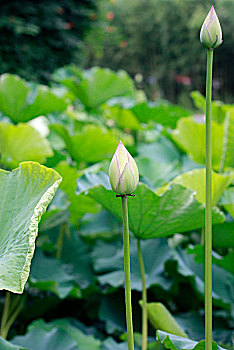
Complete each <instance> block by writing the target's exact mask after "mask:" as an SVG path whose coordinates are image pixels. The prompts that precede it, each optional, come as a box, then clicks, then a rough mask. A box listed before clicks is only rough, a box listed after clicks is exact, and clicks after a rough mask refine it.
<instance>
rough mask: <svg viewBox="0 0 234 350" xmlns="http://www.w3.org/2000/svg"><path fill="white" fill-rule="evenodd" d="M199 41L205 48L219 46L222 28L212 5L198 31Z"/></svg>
mask: <svg viewBox="0 0 234 350" xmlns="http://www.w3.org/2000/svg"><path fill="white" fill-rule="evenodd" d="M200 41H201V43H202V44H203V45H204V46H205V47H206V48H207V49H215V48H217V47H219V46H220V45H221V44H222V42H223V40H222V29H221V26H220V23H219V19H218V16H217V15H216V12H215V9H214V6H212V7H211V9H210V12H209V13H208V15H207V17H206V19H205V21H204V23H203V25H202V28H201V32H200Z"/></svg>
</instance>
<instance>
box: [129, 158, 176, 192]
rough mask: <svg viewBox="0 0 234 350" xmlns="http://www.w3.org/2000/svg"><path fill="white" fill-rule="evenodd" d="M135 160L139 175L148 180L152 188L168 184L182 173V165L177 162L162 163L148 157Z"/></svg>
mask: <svg viewBox="0 0 234 350" xmlns="http://www.w3.org/2000/svg"><path fill="white" fill-rule="evenodd" d="M135 160H136V163H137V167H138V170H139V174H140V175H142V176H143V177H144V179H146V180H147V182H148V183H149V184H150V187H152V188H157V187H159V186H163V185H165V184H167V183H168V182H169V181H170V180H172V179H173V178H174V177H175V176H177V175H179V173H180V164H179V162H177V161H174V162H172V163H161V162H158V161H155V160H154V159H150V158H147V157H144V158H143V157H137V158H135Z"/></svg>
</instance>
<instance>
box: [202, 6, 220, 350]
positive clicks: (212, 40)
mask: <svg viewBox="0 0 234 350" xmlns="http://www.w3.org/2000/svg"><path fill="white" fill-rule="evenodd" d="M200 40H201V43H202V44H203V46H204V47H205V48H206V49H207V76H206V218H205V339H206V350H211V349H212V149H211V144H212V139H211V136H212V135H211V98H212V66H213V51H214V49H215V48H217V47H219V46H220V45H221V44H222V30H221V26H220V23H219V20H218V17H217V15H216V12H215V9H214V7H213V6H212V7H211V9H210V12H209V13H208V15H207V17H206V19H205V21H204V23H203V25H202V28H201V32H200Z"/></svg>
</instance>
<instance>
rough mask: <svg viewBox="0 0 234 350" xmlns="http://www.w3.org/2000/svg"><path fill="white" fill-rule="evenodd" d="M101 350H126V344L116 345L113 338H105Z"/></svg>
mask: <svg viewBox="0 0 234 350" xmlns="http://www.w3.org/2000/svg"><path fill="white" fill-rule="evenodd" d="M102 350H128V343H127V342H125V343H117V342H116V341H115V340H114V339H113V338H107V339H106V340H104V342H103V349H102Z"/></svg>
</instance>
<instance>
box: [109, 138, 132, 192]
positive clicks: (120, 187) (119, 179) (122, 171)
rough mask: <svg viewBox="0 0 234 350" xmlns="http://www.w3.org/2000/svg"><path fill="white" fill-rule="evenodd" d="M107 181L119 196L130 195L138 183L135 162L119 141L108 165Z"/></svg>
mask: <svg viewBox="0 0 234 350" xmlns="http://www.w3.org/2000/svg"><path fill="white" fill-rule="evenodd" d="M109 179H110V184H111V187H112V189H113V191H114V192H115V193H117V194H120V195H126V194H131V193H132V192H133V191H135V189H136V187H137V184H138V181H139V173H138V168H137V165H136V162H135V160H134V159H133V157H132V156H131V154H130V153H129V152H128V150H127V149H126V148H125V147H124V145H123V144H122V142H121V141H119V144H118V146H117V148H116V151H115V154H114V156H113V158H112V160H111V163H110V168H109Z"/></svg>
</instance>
